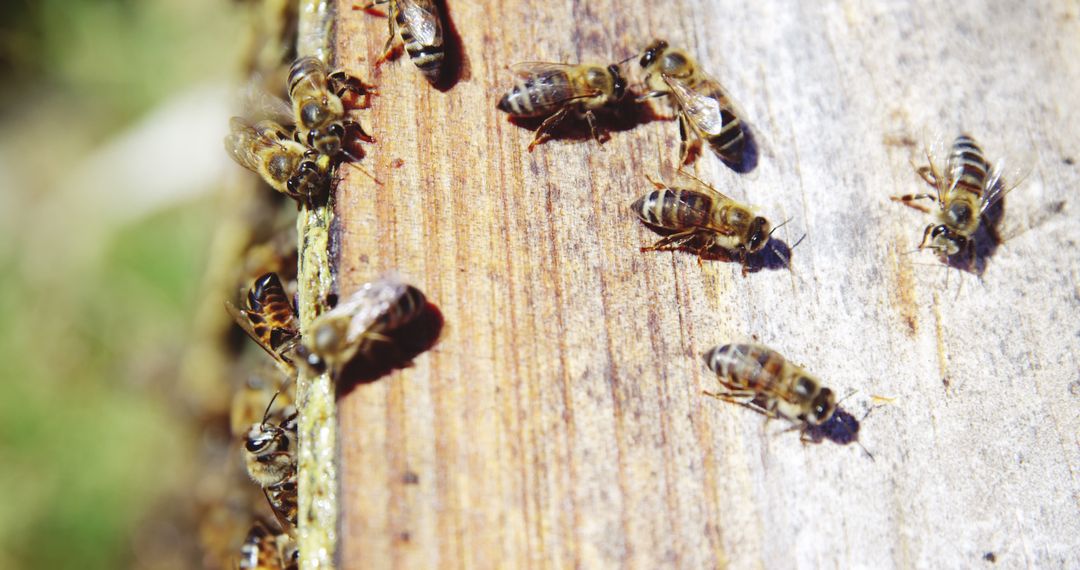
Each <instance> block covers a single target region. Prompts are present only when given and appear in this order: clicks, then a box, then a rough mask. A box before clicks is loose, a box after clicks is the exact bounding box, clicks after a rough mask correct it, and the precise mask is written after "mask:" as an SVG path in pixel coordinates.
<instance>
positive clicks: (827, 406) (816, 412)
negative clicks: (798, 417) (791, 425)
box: [806, 388, 836, 426]
mask: <svg viewBox="0 0 1080 570" xmlns="http://www.w3.org/2000/svg"><path fill="white" fill-rule="evenodd" d="M835 411H836V396H835V395H834V394H833V391H832V390H830V389H828V388H822V389H821V390H820V391H819V392H818V393H817V395H816V396H814V399H813V400H812V401H811V403H810V415H809V417H808V418H806V421H808V422H810V423H811V424H813V425H816V426H819V425H821V424H823V423H825V422H827V421H829V418H831V417H832V415H833V412H835Z"/></svg>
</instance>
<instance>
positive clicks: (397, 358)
mask: <svg viewBox="0 0 1080 570" xmlns="http://www.w3.org/2000/svg"><path fill="white" fill-rule="evenodd" d="M443 324H444V321H443V315H442V311H440V310H439V308H438V307H436V306H435V305H434V304H432V303H430V302H429V303H428V304H427V306H425V307H424V310H423V311H421V312H420V314H419V315H417V317H416V318H415V319H413V320H412V321H410V322H409V323H408V324H406V325H404V326H402V327H400V328H398V329H396V330H393V331H390V332H388V333H385V336H386V337H387V338H388V340H387V341H386V342H383V343H379V344H377V345H375V347H376V348H375V350H373V351H372V354H371V355H370V356H365V355H362V354H358V355H357V356H356V358H354V359H353V360H352V361H350V362H349V363H348V364H346V365H345V366H344V367H343V368H342V369H341V373H340V374H339V375H338V378H337V397H338V398H341V397H343V396H346V395H348V393H349V392H351V391H352V390H353V388H355V387H356V386H357V385H359V384H369V383H371V382H375V381H376V380H378V379H380V378H382V377H383V376H386V375H387V374H390V373H391V372H393V371H395V370H398V369H401V368H407V367H409V366H411V365H412V361H413V359H414V358H416V357H417V356H419V355H421V354H423V353H425V352H427V351H428V350H430V349H431V348H432V347H433V346H435V343H436V342H437V341H438V340H439V335H440V334H441V333H442V329H443Z"/></svg>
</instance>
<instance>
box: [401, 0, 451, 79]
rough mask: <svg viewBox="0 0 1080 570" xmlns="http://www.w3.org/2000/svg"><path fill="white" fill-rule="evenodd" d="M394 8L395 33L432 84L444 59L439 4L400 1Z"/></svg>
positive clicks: (437, 77)
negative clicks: (396, 31)
mask: <svg viewBox="0 0 1080 570" xmlns="http://www.w3.org/2000/svg"><path fill="white" fill-rule="evenodd" d="M393 11H394V13H393V15H392V16H393V18H394V21H395V23H396V24H397V29H398V35H399V36H400V37H401V42H402V43H404V44H405V51H406V52H408V54H409V58H410V59H412V62H413V64H414V65H416V67H418V68H420V72H421V73H423V74H424V77H425V78H426V79H427V80H428V81H430V82H431V83H435V82H436V81H438V80H439V73H440V72H441V71H442V63H443V60H444V59H446V50H445V48H444V47H443V35H442V23H441V21H440V18H439V9H438V7H437V6H436V5H435V3H434V2H432V0H409V1H402V0H399V1H398V2H395V3H394V8H393Z"/></svg>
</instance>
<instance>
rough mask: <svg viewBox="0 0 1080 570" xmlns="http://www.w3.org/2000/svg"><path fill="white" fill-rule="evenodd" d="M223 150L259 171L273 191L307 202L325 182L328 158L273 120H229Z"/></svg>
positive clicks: (320, 192)
mask: <svg viewBox="0 0 1080 570" xmlns="http://www.w3.org/2000/svg"><path fill="white" fill-rule="evenodd" d="M229 130H230V133H229V135H228V136H226V137H225V150H226V151H227V152H228V153H229V156H231V157H232V158H233V160H235V161H236V162H237V164H239V165H240V166H243V167H244V168H247V169H248V170H251V171H252V172H255V173H257V174H259V176H261V177H262V179H263V180H264V181H266V183H267V184H269V185H270V186H271V187H272V188H273V189H274V190H277V191H278V192H281V193H282V194H285V195H286V196H288V197H290V198H292V199H294V200H296V201H297V202H303V203H307V204H310V203H312V202H313V201H314V200H315V199H316V198H318V197H319V196H321V195H322V194H323V193H324V191H325V188H326V185H327V172H328V170H329V168H330V158H329V157H328V156H326V155H320V154H319V153H317V152H315V151H312V150H311V149H309V148H307V147H305V146H304V145H302V144H300V143H298V142H296V141H295V140H293V138H292V137H291V136H290V134H289V132H288V131H287V130H286V129H285V128H284V127H282V126H281V125H280V124H278V123H277V122H275V121H272V120H269V119H266V120H261V121H258V122H254V123H252V122H250V121H249V120H247V119H245V118H241V117H233V118H232V119H231V120H230V121H229Z"/></svg>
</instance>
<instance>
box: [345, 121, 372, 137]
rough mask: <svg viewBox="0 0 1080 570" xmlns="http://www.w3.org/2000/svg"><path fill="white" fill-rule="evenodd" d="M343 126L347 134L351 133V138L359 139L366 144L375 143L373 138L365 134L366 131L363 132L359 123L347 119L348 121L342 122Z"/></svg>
mask: <svg viewBox="0 0 1080 570" xmlns="http://www.w3.org/2000/svg"><path fill="white" fill-rule="evenodd" d="M343 126H344V127H345V130H346V131H347V132H349V131H351V132H352V136H353V137H355V138H357V139H360V140H362V141H364V142H367V143H373V142H375V137H373V136H371V135H369V134H368V133H367V131H365V130H364V126H363V125H361V124H360V123H359V122H357V121H353V120H352V119H349V120H346V121H343Z"/></svg>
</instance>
